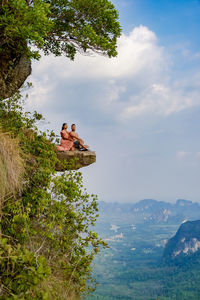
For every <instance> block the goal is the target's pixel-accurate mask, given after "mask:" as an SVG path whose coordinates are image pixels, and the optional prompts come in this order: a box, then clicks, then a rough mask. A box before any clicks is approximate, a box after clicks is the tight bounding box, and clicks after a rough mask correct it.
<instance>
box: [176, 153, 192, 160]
mask: <svg viewBox="0 0 200 300" xmlns="http://www.w3.org/2000/svg"><path fill="white" fill-rule="evenodd" d="M190 155H191V153H190V152H186V151H178V152H177V153H176V157H177V158H178V159H179V160H183V159H185V158H188V157H189V156H190Z"/></svg>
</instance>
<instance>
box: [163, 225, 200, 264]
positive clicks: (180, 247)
mask: <svg viewBox="0 0 200 300" xmlns="http://www.w3.org/2000/svg"><path fill="white" fill-rule="evenodd" d="M199 249H200V220H197V221H188V222H185V223H183V224H182V225H181V226H180V227H179V229H178V231H177V233H176V234H175V236H173V237H172V238H171V239H169V241H168V242H167V244H166V247H165V250H164V254H163V259H164V261H168V262H170V261H173V260H177V259H179V260H180V259H181V258H186V257H191V256H192V255H194V254H195V257H196V256H197V254H199Z"/></svg>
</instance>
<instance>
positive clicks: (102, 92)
mask: <svg viewBox="0 0 200 300" xmlns="http://www.w3.org/2000/svg"><path fill="white" fill-rule="evenodd" d="M114 3H115V5H116V7H117V9H118V10H119V14H120V21H121V25H122V28H123V34H122V37H121V38H120V39H119V43H118V57H117V58H115V59H108V58H104V57H101V56H92V57H85V56H77V58H76V61H75V62H70V61H69V60H67V59H66V58H64V57H60V58H55V57H53V56H48V57H42V59H41V60H40V61H39V62H35V63H34V64H33V72H32V76H31V78H29V81H30V80H31V81H32V82H33V84H34V88H33V89H32V90H31V92H30V97H29V102H28V104H27V108H28V109H36V110H37V111H39V112H42V113H43V115H44V116H45V117H46V120H47V122H49V123H47V122H46V123H45V124H44V127H49V128H50V129H54V130H55V131H56V132H57V133H59V131H60V126H61V123H63V122H67V123H69V124H71V123H76V124H77V129H78V132H79V134H80V136H81V137H84V139H85V140H86V142H87V143H89V144H90V145H91V148H92V149H94V150H96V153H97V163H96V164H94V165H91V166H90V167H87V168H85V169H82V171H83V176H84V183H85V186H86V187H87V188H88V191H89V192H93V193H97V194H98V195H99V199H100V200H104V201H119V202H136V201H138V200H141V199H144V198H155V199H158V200H164V201H175V200H176V199H177V198H185V199H191V200H193V201H200V184H199V178H200V139H199V135H200V134H199V133H200V118H199V115H200V69H199V67H200V37H199V32H198V31H199V28H200V26H199V25H200V1H192V0H191V1H183V0H182V1H172V0H171V1H165V0H162V1H157V0H132V1H131V0H125V1H122V0H120V1H117V0H116V1H114Z"/></svg>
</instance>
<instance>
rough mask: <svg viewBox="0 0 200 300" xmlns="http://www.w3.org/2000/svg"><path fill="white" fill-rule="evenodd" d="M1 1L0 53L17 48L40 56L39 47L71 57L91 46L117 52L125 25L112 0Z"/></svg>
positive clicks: (99, 50)
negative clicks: (121, 25) (118, 42)
mask: <svg viewBox="0 0 200 300" xmlns="http://www.w3.org/2000/svg"><path fill="white" fill-rule="evenodd" d="M0 2H1V3H0V4H1V5H0V32H1V33H0V55H5V54H6V55H12V54H13V51H14V52H15V53H17V54H18V55H19V54H25V55H26V56H29V57H34V58H39V50H43V51H44V53H45V54H49V53H53V54H55V55H56V56H57V55H61V54H64V55H65V56H67V57H69V58H70V59H74V56H75V54H76V53H77V51H78V52H87V50H92V51H95V52H98V53H101V54H104V55H108V56H109V57H112V56H116V55H117V51H116V42H117V38H118V37H119V36H120V33H121V28H120V25H119V22H118V12H117V11H116V9H115V7H114V5H113V4H112V3H111V2H110V1H108V0H1V1H0ZM32 46H34V47H32ZM9 53H10V54H9Z"/></svg>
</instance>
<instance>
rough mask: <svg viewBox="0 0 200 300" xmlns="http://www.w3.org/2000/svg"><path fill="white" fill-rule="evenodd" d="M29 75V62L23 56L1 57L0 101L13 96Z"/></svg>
mask: <svg viewBox="0 0 200 300" xmlns="http://www.w3.org/2000/svg"><path fill="white" fill-rule="evenodd" d="M30 74H31V61H30V60H29V59H28V58H27V57H26V56H25V55H16V54H15V53H13V55H11V54H10V55H8V56H6V55H1V57H0V99H6V98H9V97H11V96H12V95H14V93H16V92H17V91H18V90H19V88H20V87H21V86H22V85H23V83H24V81H25V80H26V78H27V77H28V76H29V75H30Z"/></svg>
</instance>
